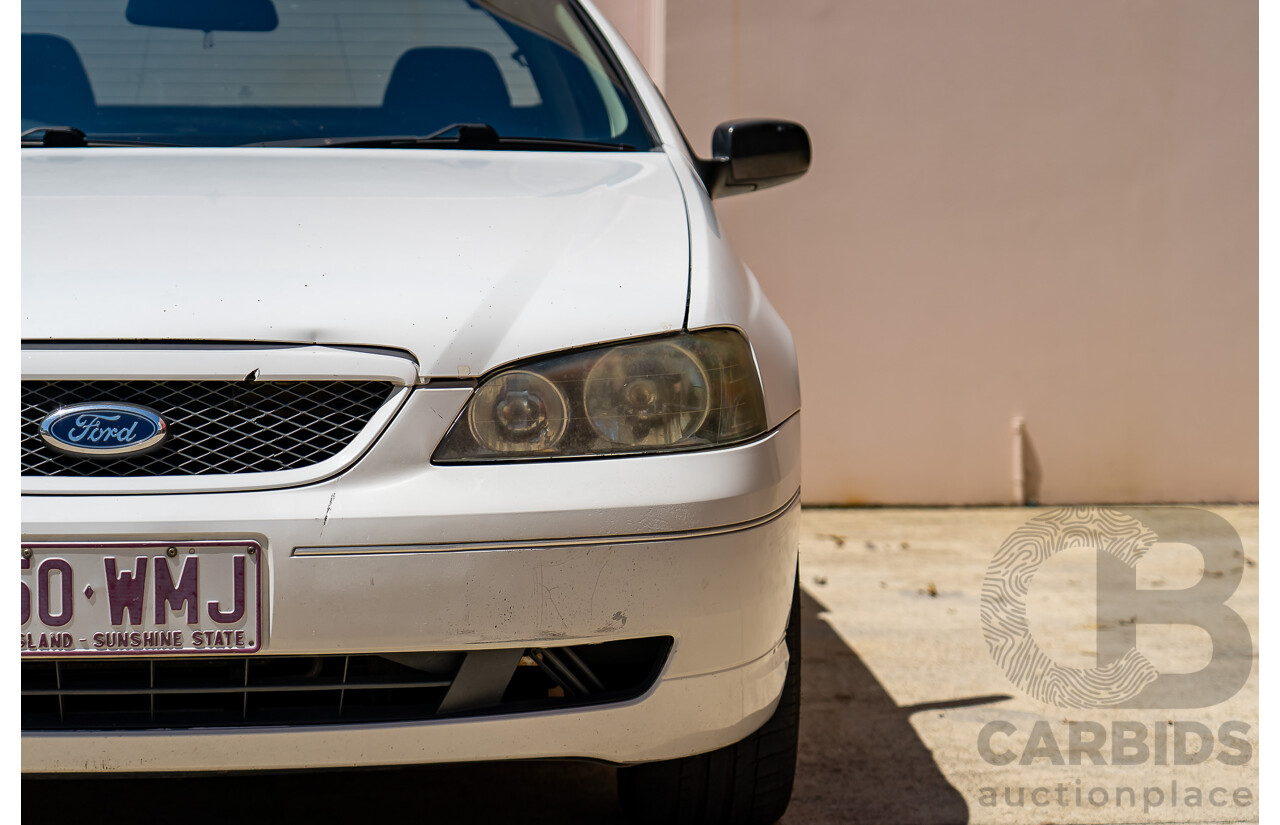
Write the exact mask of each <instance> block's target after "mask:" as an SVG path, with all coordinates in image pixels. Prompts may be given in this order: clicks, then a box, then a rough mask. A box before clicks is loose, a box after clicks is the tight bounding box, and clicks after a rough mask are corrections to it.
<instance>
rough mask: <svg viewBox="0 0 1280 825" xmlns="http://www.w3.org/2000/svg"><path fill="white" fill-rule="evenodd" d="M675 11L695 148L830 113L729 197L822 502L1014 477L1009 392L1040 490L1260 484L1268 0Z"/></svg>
mask: <svg viewBox="0 0 1280 825" xmlns="http://www.w3.org/2000/svg"><path fill="white" fill-rule="evenodd" d="M606 5H608V4H606ZM666 13H667V21H668V22H667V34H668V37H667V44H666V56H665V67H666V91H667V97H668V99H669V100H670V102H671V104H672V107H673V108H674V109H675V112H676V115H677V116H678V117H679V118H680V120H681V123H682V124H683V126H684V127H685V130H686V132H687V133H688V135H689V137H690V140H691V141H693V143H694V145H695V147H697V148H698V149H699V150H701V151H706V150H707V149H708V148H709V145H710V137H711V131H712V129H713V127H714V126H715V124H716V123H718V122H720V121H722V120H727V119H729V118H733V117H743V116H766V115H767V116H778V117H785V118H792V119H795V120H798V121H801V122H802V123H804V124H806V125H807V126H808V127H809V129H810V131H811V133H812V135H813V139H814V144H815V159H814V165H813V170H812V172H811V173H810V175H809V176H808V177H807V178H806V179H804V180H802V181H800V182H798V183H795V184H791V185H790V186H786V187H782V188H780V189H776V190H771V191H769V192H763V193H759V194H756V195H748V196H745V197H739V198H733V199H729V200H726V201H722V202H721V206H720V208H719V211H720V214H721V216H722V217H723V219H724V222H725V224H726V225H727V226H728V228H729V232H730V234H731V236H732V237H733V238H734V240H735V242H736V244H737V246H738V248H739V250H740V251H741V252H742V253H743V255H744V257H745V258H746V259H747V260H748V262H749V263H750V264H751V265H752V267H753V268H754V269H755V271H756V273H757V274H758V276H759V277H760V280H761V281H762V282H763V283H764V285H765V287H766V289H767V290H768V292H769V294H770V296H771V297H772V299H773V301H774V303H775V304H776V305H777V306H778V308H779V310H780V311H781V312H782V314H783V315H784V317H786V318H787V320H788V321H789V323H790V324H791V327H792V329H793V330H794V331H795V333H796V338H797V343H798V346H799V349H800V357H801V361H802V373H803V388H804V415H805V424H804V426H805V433H804V437H805V458H804V460H805V478H804V485H805V499H806V501H808V502H811V503H818V502H838V503H870V502H874V503H930V504H933V503H976V502H1007V501H1010V500H1011V498H1012V496H1013V483H1012V476H1013V473H1012V470H1011V456H1012V453H1013V447H1012V439H1011V435H1010V429H1011V428H1010V422H1011V420H1012V419H1013V418H1014V417H1015V416H1025V418H1026V421H1027V430H1028V435H1029V441H1030V445H1029V446H1030V450H1029V456H1030V463H1031V473H1032V475H1033V476H1037V477H1033V478H1032V479H1031V489H1030V492H1031V494H1032V496H1033V497H1034V498H1037V499H1039V500H1040V501H1044V502H1122V501H1202V500H1215V501H1236V500H1253V499H1256V498H1257V491H1258V413H1257V409H1258V390H1257V374H1258V327H1257V298H1258V281H1257V277H1258V258H1257V243H1258V235H1257V226H1258V213H1257V195H1258V186H1257V175H1258V166H1257V154H1258V142H1257V126H1258V121H1257V91H1258V87H1257V66H1258V52H1257V42H1258V40H1257V33H1258V18H1257V14H1258V12H1257V5H1256V3H1254V2H1246V1H1245V0H1212V2H1205V0H1088V2H1061V0H787V2H780V0H672V1H671V3H670V4H669V5H668V7H667V11H666ZM1037 467H1038V470H1037Z"/></svg>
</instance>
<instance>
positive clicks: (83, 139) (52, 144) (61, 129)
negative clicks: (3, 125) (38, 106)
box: [22, 126, 182, 149]
mask: <svg viewBox="0 0 1280 825" xmlns="http://www.w3.org/2000/svg"><path fill="white" fill-rule="evenodd" d="M37 134H42V137H39V138H37V137H33V135H37ZM181 145H182V144H180V143H151V142H148V141H142V140H103V139H100V138H91V137H89V136H88V135H86V134H85V133H84V132H83V131H82V130H80V129H77V128H76V127H74V126H37V127H35V128H34V129H28V130H27V131H25V132H23V133H22V146H23V148H31V147H40V148H43V149H48V148H71V149H74V148H77V147H81V146H181Z"/></svg>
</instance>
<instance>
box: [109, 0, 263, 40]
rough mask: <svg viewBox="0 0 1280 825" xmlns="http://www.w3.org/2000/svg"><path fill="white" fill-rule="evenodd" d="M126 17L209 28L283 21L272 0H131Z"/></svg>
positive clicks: (256, 27)
mask: <svg viewBox="0 0 1280 825" xmlns="http://www.w3.org/2000/svg"><path fill="white" fill-rule="evenodd" d="M124 17H125V19H126V20H128V21H129V22H130V23H132V24H134V25H135V26H150V27H153V28H159V29H193V30H195V31H205V32H211V31H218V32H270V31H275V30H276V27H277V26H279V25H280V18H279V16H278V15H277V14H276V7H275V4H274V3H273V2H271V0H185V2H179V0H129V5H128V6H126V7H125V10H124Z"/></svg>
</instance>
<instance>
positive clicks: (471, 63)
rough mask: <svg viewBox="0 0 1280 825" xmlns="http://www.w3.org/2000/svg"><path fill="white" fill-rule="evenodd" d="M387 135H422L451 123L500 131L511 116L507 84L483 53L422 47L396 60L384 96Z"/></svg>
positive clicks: (512, 114) (470, 50)
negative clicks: (476, 125)
mask: <svg viewBox="0 0 1280 825" xmlns="http://www.w3.org/2000/svg"><path fill="white" fill-rule="evenodd" d="M382 111H383V115H384V117H385V119H386V122H387V126H388V129H389V132H390V133H404V134H425V133H430V132H433V131H436V130H437V129H442V128H444V127H445V126H449V125H451V124H454V123H487V124H489V125H490V126H493V127H494V129H496V130H497V131H498V134H502V133H503V129H504V127H507V126H509V125H510V124H511V123H512V121H513V118H514V114H515V112H514V109H513V107H512V105H511V95H510V94H509V93H508V91H507V83H506V80H504V79H503V77H502V70H501V69H500V68H499V67H498V62H497V61H496V60H495V59H494V57H493V55H491V54H489V53H488V52H486V51H483V50H481V49H470V48H453V47H433V46H424V47H421V48H417V49H410V50H409V51H407V52H405V53H404V54H403V55H401V56H400V59H399V60H397V61H396V65H395V69H393V70H392V72H391V79H390V80H389V81H388V82H387V89H386V92H385V93H384V94H383V97H382Z"/></svg>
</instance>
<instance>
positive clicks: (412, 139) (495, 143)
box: [243, 123, 635, 152]
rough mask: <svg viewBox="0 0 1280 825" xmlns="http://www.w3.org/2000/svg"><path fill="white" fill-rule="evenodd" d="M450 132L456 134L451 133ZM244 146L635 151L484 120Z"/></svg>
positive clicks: (622, 144)
mask: <svg viewBox="0 0 1280 825" xmlns="http://www.w3.org/2000/svg"><path fill="white" fill-rule="evenodd" d="M450 132H456V134H453V135H450ZM243 145H244V146H285V147H288V146H294V147H307V146H312V147H333V148H346V149H430V148H433V147H436V148H450V149H507V150H519V149H530V150H544V151H562V152H634V151H635V147H634V146H631V145H628V144H626V143H608V142H605V141H595V140H574V139H571V138H548V137H502V136H500V135H499V134H498V132H497V130H496V129H494V128H493V127H492V126H490V125H489V124H487V123H454V124H450V125H449V126H446V127H444V128H443V129H437V130H436V131H434V132H432V133H430V134H427V135H360V136H355V137H315V138H298V139H296V140H268V141H261V142H258V143H245V144H243Z"/></svg>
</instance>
